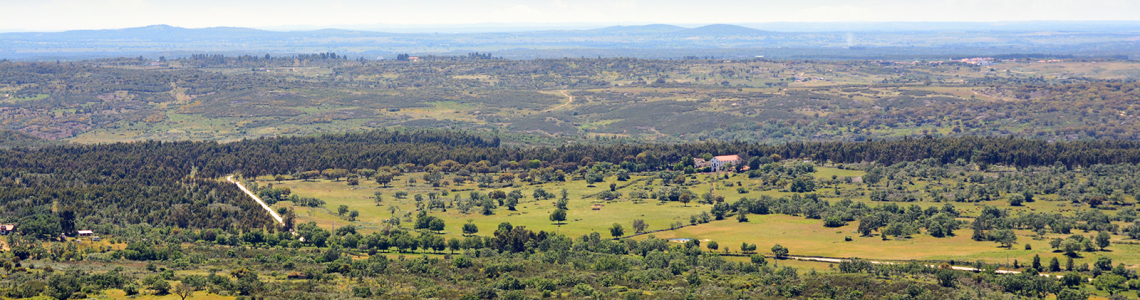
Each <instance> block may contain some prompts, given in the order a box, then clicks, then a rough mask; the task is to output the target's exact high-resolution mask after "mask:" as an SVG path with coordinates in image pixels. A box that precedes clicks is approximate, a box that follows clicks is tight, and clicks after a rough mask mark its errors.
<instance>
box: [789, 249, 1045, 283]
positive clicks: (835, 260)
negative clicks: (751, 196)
mask: <svg viewBox="0 0 1140 300" xmlns="http://www.w3.org/2000/svg"><path fill="white" fill-rule="evenodd" d="M786 259H794V260H802V261H818V262H828V263H839V262H842V261H844V260H849V259H843V258H832V257H813V256H791V255H789V256H786ZM868 261H869V262H871V263H872V264H895V262H882V261H873V260H868ZM927 266H930V267H938V266H935V265H927ZM950 268H951V269H954V270H958V271H969V272H979V271H982V270H980V269H977V268H971V267H958V266H951V267H950ZM994 273H998V274H1019V273H1021V272H1019V271H1008V270H996V271H994ZM1039 275H1040V276H1046V277H1055V278H1061V276H1060V275H1049V274H1044V273H1041V274H1039Z"/></svg>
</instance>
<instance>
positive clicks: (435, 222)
mask: <svg viewBox="0 0 1140 300" xmlns="http://www.w3.org/2000/svg"><path fill="white" fill-rule="evenodd" d="M428 227H429V229H431V231H435V232H440V231H443V227H444V223H443V219H440V218H433V219H432V220H431V223H430V224H429V225H428Z"/></svg>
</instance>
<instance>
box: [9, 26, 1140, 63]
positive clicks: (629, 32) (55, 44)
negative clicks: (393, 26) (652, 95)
mask: <svg viewBox="0 0 1140 300" xmlns="http://www.w3.org/2000/svg"><path fill="white" fill-rule="evenodd" d="M843 24H847V25H842V26H846V27H849V28H863V29H867V28H883V25H881V24H880V25H869V24H865V23H843ZM876 24H877V23H876ZM892 24H895V25H894V26H893V27H887V28H899V27H903V28H905V27H907V26H913V27H912V28H915V29H916V30H914V31H897V30H895V31H772V30H761V29H757V28H754V27H759V26H740V25H729V24H712V25H705V26H699V27H695V28H689V27H682V26H675V25H667V24H650V25H636V26H610V27H604V28H598V29H588V30H541V31H521V32H506V31H504V32H484V33H450V34H438V33H395V32H384V31H365V30H345V29H320V30H309V31H269V30H260V29H251V28H237V27H212V28H197V29H189V28H181V27H173V26H167V25H153V26H146V27H136V28H125V29H109V30H75V31H64V32H10V33H0V58H6V59H78V58H91V57H107V56H124V55H132V56H133V55H148V56H154V55H162V54H168V55H171V56H178V55H186V54H188V53H276V54H288V53H316V52H328V51H331V52H337V53H340V54H348V55H350V56H363V57H368V58H374V57H377V56H385V55H390V54H393V53H413V54H430V53H464V52H471V51H479V52H499V53H503V52H519V51H523V52H525V51H539V50H543V51H547V50H549V51H555V50H556V51H555V52H559V53H566V52H567V51H570V50H575V49H578V50H600V49H625V50H645V49H764V48H776V49H780V48H806V49H847V48H851V47H856V48H890V47H924V48H929V47H950V48H999V49H1000V48H1003V47H1004V48H1010V49H1017V50H1018V51H1033V50H1034V49H1042V51H1046V52H1048V51H1062V52H1063V51H1070V52H1074V53H1075V52H1079V51H1078V50H1074V49H1094V48H1095V49H1098V48H1102V47H1101V46H1105V47H1103V48H1110V49H1118V50H1113V51H1114V52H1111V53H1100V54H1106V55H1130V56H1134V55H1136V54H1137V53H1135V52H1136V49H1137V48H1138V47H1136V43H1137V41H1140V22H1085V23H1080V22H1077V23H1072V24H1069V23H1064V22H1044V23H1031V22H1030V23H1026V22H1021V23H1016V24H1012V25H1008V26H1007V27H1004V28H1011V29H1013V30H992V28H997V27H995V26H999V25H994V24H989V23H987V24H976V23H892ZM1066 24H1068V25H1066ZM762 25H765V26H767V27H772V28H786V27H788V26H787V24H786V23H771V24H762ZM801 25H803V26H806V27H810V26H815V27H816V28H820V29H836V28H835V27H842V26H841V25H837V24H830V25H829V24H826V23H807V24H801ZM955 26H956V27H955ZM1035 26H1036V27H1035ZM1065 26H1068V27H1065ZM1098 26H1099V27H1098ZM924 28H964V29H965V30H959V31H952V30H923V29H924ZM985 28H991V30H987V31H972V30H978V29H982V30H984V29H985ZM1033 28H1051V29H1056V28H1079V29H1081V30H1076V31H1057V30H1048V31H1032V30H1026V29H1033ZM1090 45H1093V46H1090ZM1090 47H1092V48H1090ZM1061 48H1063V49H1069V50H1057V49H1061ZM1049 49H1053V50H1049ZM1120 49H1123V50H1120ZM594 52H596V51H594ZM631 52H637V51H631Z"/></svg>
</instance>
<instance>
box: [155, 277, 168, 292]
mask: <svg viewBox="0 0 1140 300" xmlns="http://www.w3.org/2000/svg"><path fill="white" fill-rule="evenodd" d="M150 289H152V290H154V293H155V294H156V295H166V294H169V293H170V283H169V282H166V280H165V279H162V278H155V279H154V280H152V282H151V283H150Z"/></svg>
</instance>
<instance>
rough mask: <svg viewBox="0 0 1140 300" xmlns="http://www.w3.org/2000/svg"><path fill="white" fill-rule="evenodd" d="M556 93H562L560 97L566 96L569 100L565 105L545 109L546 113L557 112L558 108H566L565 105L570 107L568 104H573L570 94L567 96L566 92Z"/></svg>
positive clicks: (572, 97)
mask: <svg viewBox="0 0 1140 300" xmlns="http://www.w3.org/2000/svg"><path fill="white" fill-rule="evenodd" d="M558 92H560V93H562V95H563V96H566V98H570V101H567V102H566V103H563V104H562V105H559V106H558V107H555V108H551V109H547V110H546V111H554V110H558V109H560V108H563V107H566V106H567V105H570V103H574V96H570V94H567V93H566V91H558Z"/></svg>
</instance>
